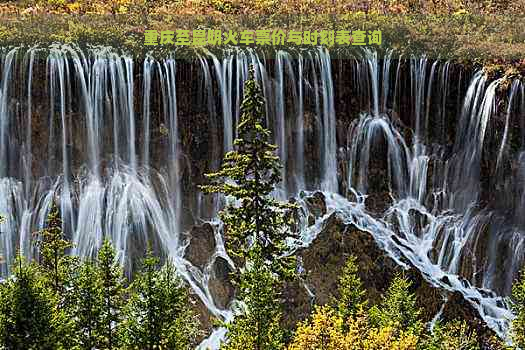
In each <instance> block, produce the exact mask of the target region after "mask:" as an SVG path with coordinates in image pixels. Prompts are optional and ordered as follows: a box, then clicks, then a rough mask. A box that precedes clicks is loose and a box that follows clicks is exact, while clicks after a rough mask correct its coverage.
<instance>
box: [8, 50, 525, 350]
mask: <svg viewBox="0 0 525 350" xmlns="http://www.w3.org/2000/svg"><path fill="white" fill-rule="evenodd" d="M392 55H393V54H392V52H388V53H387V55H386V57H385V59H379V58H378V57H377V53H375V52H373V51H371V50H364V51H363V52H362V55H361V57H356V58H355V59H354V60H347V61H345V62H343V63H342V64H343V66H344V67H347V66H349V67H350V70H351V72H352V73H351V75H350V76H349V77H348V79H344V80H343V84H347V83H348V84H351V85H352V86H351V89H352V93H353V97H355V102H352V103H348V104H349V105H351V106H352V107H353V108H355V109H357V110H358V112H356V113H355V115H345V114H344V113H346V112H341V111H340V110H339V109H338V108H340V106H339V104H340V101H339V100H338V99H337V98H338V96H339V95H338V94H339V93H340V91H338V87H337V85H335V82H334V72H335V71H334V67H333V66H332V65H333V62H332V61H331V60H330V55H329V53H328V52H327V51H326V50H324V49H318V50H315V51H309V52H283V51H280V52H278V53H277V54H276V59H275V60H268V59H266V58H265V57H262V56H260V55H259V54H258V53H257V52H255V51H253V50H247V51H243V50H237V49H228V50H226V51H225V53H224V55H223V56H222V57H220V58H219V57H216V56H214V55H212V54H211V53H209V52H201V53H199V55H198V57H197V59H196V61H195V64H194V65H193V66H192V69H191V70H189V71H184V72H180V71H179V65H180V63H179V61H178V60H177V59H176V53H174V54H173V56H172V57H169V58H167V59H165V60H155V59H153V58H151V57H148V58H147V59H146V60H144V61H143V62H140V63H137V62H136V61H134V60H132V59H131V58H130V57H128V56H126V55H122V54H117V53H114V52H112V51H111V50H109V49H107V48H96V49H93V50H92V51H89V52H82V51H80V50H78V49H76V48H72V47H54V48H53V49H52V50H50V51H46V50H42V49H37V48H34V49H31V50H29V51H27V52H22V50H21V49H9V50H3V51H2V61H1V65H0V68H1V69H0V73H1V76H0V78H1V80H0V87H1V88H0V161H1V164H2V167H1V168H0V176H1V179H0V213H1V214H2V215H3V216H5V217H6V221H5V222H4V223H2V224H0V230H1V232H2V235H1V236H0V249H1V251H2V255H3V256H4V258H5V259H6V263H3V264H0V268H1V270H0V271H1V273H2V275H6V274H8V273H9V266H10V262H11V261H12V260H13V257H14V254H15V251H16V249H17V248H19V249H20V251H21V253H22V254H23V255H25V256H28V257H31V256H35V254H37V253H38V252H36V251H35V250H34V248H33V246H32V240H33V237H32V232H34V231H37V230H38V229H40V228H42V227H43V226H44V225H45V217H46V215H47V213H48V212H49V210H50V207H51V204H52V201H53V200H55V201H56V202H57V203H58V204H59V206H60V208H61V214H62V218H63V221H64V229H65V230H66V232H68V234H69V235H70V236H71V238H72V239H73V241H74V242H75V244H76V247H75V249H74V251H73V253H74V254H78V255H81V256H83V257H89V256H93V254H94V253H95V252H96V250H97V249H98V247H99V246H100V244H101V242H102V240H103V238H104V237H109V238H110V239H111V240H112V242H113V243H114V244H115V246H116V248H117V251H118V258H119V260H120V262H121V263H122V264H123V266H125V267H126V269H127V271H128V272H129V271H130V270H131V269H132V268H133V263H134V261H135V260H136V258H137V257H138V256H140V255H141V254H143V253H144V250H145V246H146V244H147V242H150V243H152V245H153V247H154V249H155V250H156V251H157V252H159V253H162V254H163V255H165V256H169V257H171V258H172V259H173V260H174V261H175V263H176V266H177V269H178V270H179V272H180V273H181V274H182V275H183V276H184V277H185V279H186V280H187V281H188V282H189V283H190V285H191V287H192V289H193V291H194V292H195V293H196V294H197V295H198V296H199V297H200V298H201V300H202V301H203V303H204V304H205V305H206V307H207V308H208V309H209V310H210V312H211V313H212V314H213V315H215V316H217V317H219V318H222V319H229V318H231V317H232V313H231V311H230V310H221V309H219V308H218V307H217V306H216V304H215V302H214V300H213V295H212V294H211V292H210V290H209V288H208V282H209V280H210V278H212V267H213V263H214V261H215V259H216V258H217V257H222V258H224V259H226V260H227V261H228V262H229V263H230V264H231V265H232V266H233V264H232V263H231V261H230V260H229V259H228V257H227V255H226V253H225V251H224V244H223V242H222V236H221V234H220V232H221V230H220V225H219V223H217V222H215V221H214V220H213V219H212V220H211V222H212V223H213V224H214V225H215V226H216V227H217V230H216V237H215V240H216V247H217V248H216V252H215V254H214V255H213V256H212V257H211V258H210V261H209V262H208V264H207V265H206V266H204V267H201V268H199V267H196V266H192V265H191V264H190V263H189V262H188V261H187V260H186V259H184V250H185V248H186V246H187V245H188V241H187V239H186V234H185V231H186V229H187V228H188V227H189V224H188V222H190V223H191V222H199V221H203V220H204V221H209V220H210V218H213V217H214V216H215V215H216V213H217V211H218V210H219V208H220V206H221V203H222V202H223V200H222V199H221V198H216V197H213V198H211V199H209V198H205V197H203V196H202V194H201V193H199V192H198V191H197V190H196V187H195V186H196V185H197V184H198V183H195V182H194V181H193V180H194V179H193V177H194V176H195V174H192V169H191V166H192V162H193V161H194V160H193V159H192V158H191V151H192V150H191V148H190V147H189V146H188V144H186V142H188V130H185V129H183V127H182V126H187V125H190V126H191V122H189V123H188V120H190V121H191V118H194V117H196V116H194V115H188V113H189V112H188V108H182V109H181V108H180V107H181V106H183V107H186V106H187V105H188V104H190V103H195V101H187V100H182V101H181V100H180V96H179V95H178V94H179V93H180V91H181V90H180V89H181V88H180V87H179V85H180V84H188V81H187V80H189V81H190V82H192V81H199V82H201V83H202V84H201V85H200V86H202V87H201V90H200V91H199V94H200V95H199V96H202V99H201V100H199V101H198V102H197V104H199V107H202V108H201V109H202V110H204V111H205V113H206V115H207V118H208V119H207V122H208V128H209V129H210V130H208V131H210V132H209V133H208V147H207V150H208V155H207V156H208V161H209V162H208V163H207V165H208V166H209V168H208V169H207V170H213V169H216V168H217V167H218V165H219V163H220V159H221V158H222V155H223V154H224V153H225V152H227V151H229V150H231V149H232V148H233V140H234V139H235V126H236V124H237V121H238V119H239V113H240V110H239V106H240V103H241V100H242V83H243V81H244V79H246V77H247V72H248V66H249V65H250V64H253V65H254V66H255V68H256V77H257V79H258V81H259V82H260V84H261V86H262V88H263V92H264V95H265V97H266V99H267V101H268V103H267V105H266V111H267V122H268V126H269V127H270V128H271V130H272V131H273V134H274V135H275V142H276V143H277V144H278V145H279V155H280V157H281V159H282V162H283V169H282V175H283V178H284V179H285V181H284V182H283V184H282V186H280V188H279V191H278V192H277V193H276V195H278V196H279V197H281V198H288V197H290V196H296V195H297V194H298V193H300V192H301V191H302V190H308V191H311V190H322V191H323V192H324V193H325V196H326V197H327V198H328V199H329V200H328V206H329V209H330V211H334V212H337V213H338V215H339V216H340V217H341V218H342V219H343V220H344V221H345V222H347V223H348V224H354V225H356V226H357V227H359V228H360V229H363V230H366V231H368V232H370V233H371V234H372V235H373V236H374V237H375V239H376V241H377V242H378V244H379V245H380V246H381V247H382V248H383V249H385V250H386V251H387V252H388V253H389V254H390V255H391V256H392V257H393V258H394V259H396V260H397V261H399V263H400V264H401V265H403V261H406V260H407V259H408V260H410V261H411V262H412V264H414V265H415V266H416V267H417V268H418V269H420V270H421V272H422V273H423V275H424V276H425V277H426V278H427V279H428V280H429V281H430V282H431V283H433V284H435V285H438V286H440V287H442V288H444V289H449V290H457V291H460V292H461V293H462V294H463V295H464V296H465V297H466V298H467V299H468V300H470V301H471V302H472V303H473V305H474V306H475V307H476V308H477V309H478V310H479V311H480V314H481V315H482V316H483V318H484V319H485V321H486V322H487V324H488V325H489V326H490V327H492V328H493V329H494V330H496V331H497V332H498V333H499V334H500V335H502V336H504V333H505V331H506V329H507V326H508V319H509V318H511V317H512V315H511V314H510V312H509V311H508V310H507V309H506V308H505V304H504V301H503V299H502V298H501V297H500V296H498V295H506V294H508V293H509V291H510V286H511V284H512V282H513V279H514V278H515V277H516V276H517V273H518V271H519V269H520V268H521V266H522V265H523V258H524V256H523V255H524V247H523V245H524V240H523V237H524V232H523V230H524V229H525V225H524V221H523V218H522V215H520V213H521V212H522V211H523V208H525V199H524V198H525V180H524V179H525V175H524V174H525V170H524V169H525V156H523V154H525V153H523V152H524V151H525V150H524V149H523V146H524V143H523V140H524V139H525V137H524V135H525V133H524V131H525V128H522V129H521V130H516V126H515V125H516V120H519V121H520V123H521V119H522V117H523V114H524V112H525V102H524V101H525V94H524V91H523V90H524V86H523V84H522V83H521V82H519V81H514V82H513V83H512V85H511V88H510V90H509V91H508V92H507V100H508V105H507V108H506V110H505V111H503V116H504V117H503V119H502V123H503V130H502V131H501V133H500V134H501V136H498V135H496V134H495V133H494V131H493V130H491V125H492V124H491V123H495V122H497V119H495V118H496V106H497V105H498V101H499V100H498V99H499V97H498V94H497V89H498V86H499V85H500V84H501V81H500V80H496V81H492V82H491V81H488V80H487V78H486V76H485V75H484V74H483V73H482V72H477V73H476V74H474V75H473V76H472V77H468V78H467V79H470V81H469V82H468V88H467V89H466V92H465V93H464V94H463V93H462V92H459V93H457V94H458V96H459V98H461V103H460V105H461V106H462V108H461V110H460V111H459V112H458V113H456V111H450V110H449V108H448V106H447V103H450V101H451V99H450V96H449V94H451V93H452V86H454V83H453V82H451V81H450V78H449V77H450V74H451V73H450V70H451V69H452V68H451V66H452V65H451V63H450V62H439V61H431V60H429V59H427V58H425V57H422V58H414V59H410V60H407V62H403V61H399V60H394V59H393V58H392ZM19 58H21V59H19ZM42 59H43V60H44V62H45V64H43V65H42V64H38V62H42ZM394 62H397V67H396V66H394ZM403 64H404V65H407V66H406V67H405V68H408V69H405V71H406V72H408V73H406V72H405V73H402V72H403V70H402V69H401V66H402V65H403ZM182 73H184V74H182ZM403 74H408V75H409V76H408V79H404V80H403V79H402V77H403ZM137 75H138V76H140V78H137ZM188 75H189V78H188ZM42 76H43V77H46V78H45V79H44V80H41V79H42V78H38V79H39V80H37V77H42ZM181 76H186V78H185V80H182V81H181V80H180V79H181V78H180V77H181ZM138 79H139V80H138ZM339 79H342V78H341V77H339ZM15 82H16V83H17V84H16V85H15ZM406 82H408V85H409V86H407V83H406ZM18 85H20V86H22V87H23V88H20V87H19V86H18ZM184 86H187V85H184ZM193 86H195V84H194V85H193ZM184 89H186V87H184ZM20 91H22V92H21V93H20ZM407 94H408V95H409V97H410V98H409V101H410V105H409V106H404V105H403V103H402V102H401V100H400V98H401V97H403V96H407ZM183 96H185V97H188V96H189V94H183ZM181 111H182V112H181ZM407 111H408V112H407ZM406 113H408V115H405V114H406ZM450 114H452V118H453V120H454V123H453V125H452V124H451V123H450V122H449V121H448V120H449V119H447V118H451V117H450ZM189 118H190V119H189ZM42 125H44V127H42ZM498 125H499V124H498ZM520 125H521V124H520ZM407 126H408V127H410V128H411V130H412V132H407V130H406V127H407ZM522 126H523V125H522ZM452 127H454V133H453V134H454V135H455V140H453V139H448V137H449V136H448V135H449V134H451V128H452ZM42 131H44V132H45V133H44V135H43V136H44V137H42V135H41V134H38V133H42ZM199 132H203V133H204V132H205V130H199V131H198V132H197V133H196V132H195V130H193V133H194V134H195V133H196V134H199ZM190 136H191V135H190ZM197 136H198V135H197ZM35 137H38V139H36V138H35ZM37 140H38V142H37ZM42 140H44V141H42ZM489 142H490V144H491V145H496V152H494V153H495V156H494V162H493V164H489V170H488V171H489V173H491V174H496V175H497V178H496V179H494V180H491V182H490V184H489V187H490V191H489V192H490V196H489V198H490V199H489V200H487V199H486V196H487V194H486V193H484V189H483V186H484V185H483V183H482V182H483V180H484V178H483V176H487V175H483V174H482V172H483V171H486V170H484V167H486V165H484V164H483V159H484V153H485V152H487V149H489V148H490V147H489V146H487V144H488V143H489ZM516 148H517V149H518V150H517V151H516ZM378 152H379V153H378ZM371 167H379V168H381V167H384V169H381V170H382V173H380V175H378V174H377V173H372V172H371ZM376 170H377V169H374V171H376ZM485 174H486V172H485ZM378 176H379V177H380V178H378ZM378 180H380V181H378ZM379 182H382V183H386V185H387V186H386V187H387V190H388V191H387V192H388V194H387V195H386V196H385V195H384V194H383V197H389V198H384V199H385V200H386V201H387V202H389V203H387V204H386V205H384V208H382V209H381V210H378V209H377V208H374V209H373V210H372V208H371V207H370V205H369V204H370V201H371V200H372V197H373V195H374V194H375V192H376V191H378V190H379V191H382V190H383V189H378V188H376V187H377V184H378V183H379ZM492 193H494V195H493V196H492ZM349 198H354V199H353V200H356V201H354V202H352V201H350V199H349ZM356 198H357V199H356ZM188 212H190V214H191V215H189V214H188ZM509 212H510V213H511V214H509ZM189 216H191V217H190V218H189ZM322 224H323V221H322V220H319V221H318V222H317V223H316V224H315V225H314V226H312V227H306V226H305V225H303V226H302V227H303V232H302V237H303V241H302V242H300V244H301V245H305V244H308V243H309V242H310V241H311V240H312V239H313V238H314V237H315V235H316V234H317V233H318V232H319V230H320V229H322ZM502 255H503V257H502ZM459 276H461V277H459ZM501 276H505V278H501ZM445 277H446V278H445ZM447 280H448V282H447ZM222 337H224V330H223V329H219V330H217V331H216V332H214V334H213V335H212V336H211V337H210V338H208V339H207V340H206V341H205V342H204V343H203V344H201V348H204V346H206V345H211V344H217V342H218V341H219V340H220V339H221V338H222ZM212 347H214V348H215V347H216V345H213V346H212Z"/></svg>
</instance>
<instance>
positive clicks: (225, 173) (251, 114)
mask: <svg viewBox="0 0 525 350" xmlns="http://www.w3.org/2000/svg"><path fill="white" fill-rule="evenodd" d="M241 111H242V114H241V118H240V122H239V125H238V126H237V134H238V139H236V140H235V142H234V147H235V150H233V151H230V152H228V153H227V154H226V155H225V157H224V161H223V164H222V166H221V168H220V169H219V171H217V172H216V173H211V174H206V177H207V178H209V179H210V180H211V181H212V184H210V185H206V186H201V189H202V190H203V191H204V192H206V193H223V194H225V195H227V196H231V197H233V198H234V199H236V200H237V201H239V202H240V205H235V204H230V205H228V206H227V208H226V209H225V210H224V211H222V212H221V213H220V217H221V219H222V221H223V222H224V225H225V235H226V244H227V250H228V253H229V254H230V256H232V257H234V258H236V259H237V260H239V261H240V263H241V264H242V263H245V262H246V261H247V260H250V259H253V258H254V257H253V256H252V255H253V254H254V253H256V254H261V259H260V261H261V262H262V263H263V264H268V265H270V266H269V267H270V270H271V271H272V272H274V273H277V274H278V275H279V276H280V277H283V278H288V277H291V276H293V274H294V271H295V259H294V257H293V256H284V255H285V253H286V252H287V245H286V238H287V237H290V236H293V231H292V230H291V227H292V224H293V221H292V220H293V219H292V216H291V215H288V212H289V211H290V210H291V209H293V208H295V206H294V205H292V204H288V203H284V202H280V201H278V200H276V199H274V198H273V197H271V196H270V194H271V193H272V192H273V191H274V190H275V188H276V186H277V184H278V183H279V182H280V181H281V178H280V168H281V165H280V162H279V158H278V156H277V155H276V154H275V150H276V149H277V147H276V146H275V145H273V144H271V143H270V131H269V130H268V129H266V128H265V127H264V126H263V119H264V97H263V95H262V92H261V88H260V87H259V85H258V83H257V81H256V80H255V79H254V73H253V67H251V68H250V77H249V79H248V80H246V82H245V85H244V99H243V101H242V105H241ZM255 247H257V249H254V248H255Z"/></svg>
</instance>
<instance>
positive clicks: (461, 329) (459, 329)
mask: <svg viewBox="0 0 525 350" xmlns="http://www.w3.org/2000/svg"><path fill="white" fill-rule="evenodd" d="M424 349H425V350H442V349H455V350H478V349H480V346H479V344H478V339H477V335H476V331H475V330H473V329H469V328H468V326H467V324H466V323H465V322H461V321H451V322H448V323H445V324H441V323H439V322H437V323H436V324H435V326H434V329H433V331H432V336H431V337H429V340H428V341H427V342H425V345H424Z"/></svg>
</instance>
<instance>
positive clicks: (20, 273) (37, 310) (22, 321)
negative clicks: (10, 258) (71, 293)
mask: <svg viewBox="0 0 525 350" xmlns="http://www.w3.org/2000/svg"><path fill="white" fill-rule="evenodd" d="M17 260H18V264H17V265H18V266H16V267H15V269H14V275H13V278H10V279H9V280H8V281H6V282H4V283H1V284H0V346H2V347H3V348H6V349H24V350H26V349H27V350H47V349H55V346H56V342H57V340H58V339H57V332H56V327H55V325H54V320H53V309H54V306H53V301H54V300H55V299H54V297H53V292H52V291H51V290H50V289H49V288H48V287H47V285H46V282H45V280H44V279H43V278H42V277H41V275H40V273H39V269H38V267H37V266H36V265H33V264H27V263H25V262H23V261H22V258H21V257H18V258H17Z"/></svg>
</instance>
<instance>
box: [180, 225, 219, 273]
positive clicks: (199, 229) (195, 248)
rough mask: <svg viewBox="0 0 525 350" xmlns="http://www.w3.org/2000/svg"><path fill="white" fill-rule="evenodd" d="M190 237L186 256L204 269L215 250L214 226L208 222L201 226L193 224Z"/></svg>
mask: <svg viewBox="0 0 525 350" xmlns="http://www.w3.org/2000/svg"><path fill="white" fill-rule="evenodd" d="M188 238H189V240H190V243H189V245H188V247H187V248H186V251H185V252H184V256H185V258H186V259H188V261H190V262H191V263H192V264H193V265H194V266H197V267H199V268H201V269H203V268H204V266H206V264H207V263H208V261H209V260H210V258H211V256H212V255H213V253H214V252H215V233H214V231H213V227H212V226H211V225H210V224H208V223H205V224H204V225H201V226H193V228H192V229H191V230H190V233H189V237H188Z"/></svg>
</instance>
